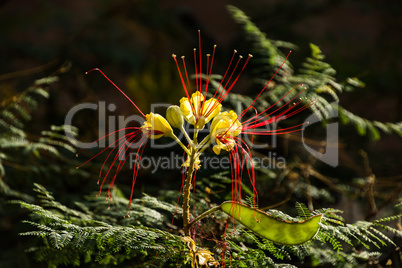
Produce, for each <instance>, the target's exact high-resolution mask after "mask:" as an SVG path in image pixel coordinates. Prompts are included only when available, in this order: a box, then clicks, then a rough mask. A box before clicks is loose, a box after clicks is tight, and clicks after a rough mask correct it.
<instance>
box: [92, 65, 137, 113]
mask: <svg viewBox="0 0 402 268" xmlns="http://www.w3.org/2000/svg"><path fill="white" fill-rule="evenodd" d="M92 71H98V72H100V73H101V74H102V75H103V76H104V77H105V78H106V79H107V80H108V81H109V82H110V83H111V84H112V85H113V86H114V87H115V88H117V89H118V90H119V91H120V93H121V94H123V95H124V97H126V99H128V100H129V101H130V102H131V104H132V105H134V107H135V108H136V109H137V110H138V112H140V114H141V115H142V116H143V117H145V114H144V113H143V112H142V111H141V110H140V108H138V106H137V105H135V103H134V102H133V101H132V100H131V99H130V97H129V96H127V95H126V93H124V92H123V90H121V89H120V88H119V87H118V86H117V85H116V84H115V83H113V81H112V80H111V79H110V78H109V77H107V76H106V74H104V73H103V72H102V71H101V70H100V69H99V68H94V69H92V70H90V71H88V72H86V73H85V74H89V73H90V72H92Z"/></svg>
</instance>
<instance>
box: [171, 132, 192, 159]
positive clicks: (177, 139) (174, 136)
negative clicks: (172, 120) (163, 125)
mask: <svg viewBox="0 0 402 268" xmlns="http://www.w3.org/2000/svg"><path fill="white" fill-rule="evenodd" d="M170 137H172V138H173V139H174V140H175V141H176V142H177V143H178V144H179V145H180V146H181V148H183V150H184V151H185V152H186V153H187V154H188V155H190V151H189V150H188V149H187V147H186V146H185V145H184V144H183V143H182V142H181V141H180V140H179V138H178V137H176V135H175V134H173V133H172V134H171V135H170Z"/></svg>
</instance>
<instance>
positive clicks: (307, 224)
mask: <svg viewBox="0 0 402 268" xmlns="http://www.w3.org/2000/svg"><path fill="white" fill-rule="evenodd" d="M221 209H222V210H223V212H225V213H226V214H228V215H230V216H232V217H234V219H235V220H237V221H239V222H240V223H241V224H243V225H244V226H245V227H247V228H248V229H250V230H251V231H253V232H254V233H256V234H258V235H260V236H262V237H263V238H266V239H268V240H270V241H272V242H274V243H277V244H282V245H298V244H302V243H305V242H307V241H309V240H311V239H312V238H314V236H315V235H316V234H317V233H318V230H319V228H320V226H319V224H318V223H319V222H321V217H322V215H316V216H313V217H311V218H309V219H307V220H304V221H300V222H290V221H285V220H281V219H277V218H274V217H272V216H270V215H268V214H267V213H265V212H263V211H261V210H258V209H254V208H250V207H248V206H246V205H243V204H239V203H234V202H225V203H223V204H222V205H221Z"/></svg>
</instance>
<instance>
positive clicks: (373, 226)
mask: <svg viewBox="0 0 402 268" xmlns="http://www.w3.org/2000/svg"><path fill="white" fill-rule="evenodd" d="M35 191H36V192H37V193H38V197H39V198H40V205H35V204H30V203H27V202H24V201H14V203H17V204H19V205H21V206H22V207H23V208H25V209H27V210H29V212H30V215H31V218H32V219H31V220H26V221H24V223H26V224H30V225H31V226H32V227H34V228H35V230H33V231H28V232H24V233H21V235H22V236H36V237H40V238H41V240H42V242H41V243H37V244H36V245H34V246H32V247H30V248H29V249H28V251H29V252H34V253H35V255H36V258H37V259H38V260H39V261H47V262H48V264H49V265H50V267H58V266H59V265H68V264H72V265H83V264H85V263H91V262H97V263H99V265H102V266H109V265H116V264H120V265H122V264H124V263H127V262H129V263H130V262H131V263H133V262H141V265H145V266H146V267H166V266H167V265H169V264H174V263H175V264H178V263H181V264H183V265H184V262H185V260H186V256H187V254H188V248H187V247H186V244H185V243H184V241H183V240H182V238H181V236H180V234H179V233H177V234H175V232H174V231H173V229H170V230H169V229H168V228H167V226H170V228H172V227H173V225H171V224H167V222H169V221H170V220H171V217H173V215H175V210H176V208H175V206H174V205H170V204H168V203H165V202H162V201H159V200H158V199H156V198H153V197H150V196H144V197H143V198H141V199H135V200H133V207H132V212H131V214H130V216H131V217H129V218H122V217H121V215H122V213H120V217H119V218H117V217H116V215H117V214H118V212H117V211H119V210H121V209H122V208H123V207H125V206H126V205H127V203H128V200H127V199H126V198H125V197H124V196H123V195H121V193H118V192H117V193H115V196H118V199H119V201H116V202H119V203H121V205H118V206H117V208H112V209H111V210H106V206H107V202H104V201H103V202H102V201H101V203H103V204H104V205H103V206H102V207H103V210H101V211H100V212H99V213H93V212H91V210H92V209H91V208H94V207H97V206H99V200H100V198H97V199H92V198H90V199H89V202H85V204H84V203H79V204H77V208H76V209H72V208H69V207H66V206H64V205H62V204H60V203H59V202H57V201H56V200H55V199H54V197H53V196H52V194H51V193H49V192H48V191H47V190H46V189H45V188H44V187H43V186H41V185H38V184H35ZM116 191H119V190H118V189H116ZM296 210H297V212H298V214H299V215H298V216H297V217H291V216H289V215H286V214H284V213H282V212H280V211H276V210H269V211H267V213H269V214H270V215H272V216H275V217H278V218H280V219H282V220H288V221H301V220H304V219H306V218H309V217H311V216H314V215H317V214H321V215H323V220H322V223H321V228H320V231H319V233H318V234H317V235H316V237H315V238H314V239H313V240H312V241H310V242H308V243H306V244H302V245H298V246H283V245H276V244H274V243H272V242H270V241H268V240H266V239H263V238H260V237H258V236H256V235H255V234H253V233H252V232H250V231H248V230H246V229H244V228H243V227H242V226H241V225H238V226H236V228H235V229H233V230H234V231H229V230H230V228H229V227H228V232H227V233H226V234H225V235H224V236H223V237H222V238H223V241H222V242H219V241H217V242H218V243H217V245H218V246H217V247H215V251H216V252H215V253H216V254H215V257H216V258H217V259H218V260H219V262H221V263H225V264H226V265H229V264H230V267H282V266H286V267H292V265H290V263H298V262H303V261H306V260H307V259H309V258H311V259H312V263H313V264H314V265H327V264H336V265H338V266H339V267H342V265H346V266H349V267H358V266H359V265H360V264H361V263H366V262H368V260H369V259H370V258H374V257H378V256H379V255H381V252H380V250H381V249H383V248H385V247H386V246H387V245H394V246H396V245H395V243H394V242H393V240H392V239H390V238H389V237H388V236H386V235H385V234H384V233H383V232H382V231H379V230H378V227H380V228H383V229H385V230H386V231H387V232H388V233H391V234H395V235H399V236H400V235H401V232H400V231H399V230H397V229H395V228H393V227H390V226H385V225H383V223H384V222H388V221H391V220H396V219H399V218H400V217H401V216H402V215H398V216H393V217H388V218H384V219H380V220H376V221H373V222H366V221H360V222H357V223H355V224H346V223H345V222H344V221H343V218H342V217H341V216H340V215H339V213H341V211H339V210H336V209H331V208H328V209H319V210H315V211H313V212H310V211H309V210H308V209H307V207H306V206H305V205H304V204H301V203H297V204H296ZM152 215H153V216H152ZM157 215H161V216H157ZM150 217H151V218H153V219H150ZM141 219H143V220H141ZM216 219H218V220H223V219H224V218H223V216H222V215H221V214H220V213H218V214H217V215H216ZM155 221H158V222H156V223H155ZM149 225H153V226H155V227H150V226H149ZM172 231H173V232H172ZM219 245H220V246H219ZM361 245H362V246H364V247H365V248H366V250H362V249H360V248H359V246H361ZM358 248H359V250H357V249H358ZM373 249H374V251H372V250H373ZM376 250H378V251H376ZM323 256H325V258H324V257H323ZM220 258H221V259H220Z"/></svg>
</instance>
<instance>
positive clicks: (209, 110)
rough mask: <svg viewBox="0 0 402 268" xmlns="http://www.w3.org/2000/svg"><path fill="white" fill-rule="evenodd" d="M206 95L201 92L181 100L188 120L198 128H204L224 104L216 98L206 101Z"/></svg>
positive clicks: (181, 107) (183, 111) (182, 110)
mask: <svg viewBox="0 0 402 268" xmlns="http://www.w3.org/2000/svg"><path fill="white" fill-rule="evenodd" d="M204 99H205V98H204V96H203V95H202V94H201V93H200V92H199V91H197V92H195V93H193V94H192V95H191V98H190V101H189V99H188V98H187V97H183V98H181V100H180V110H181V112H182V114H183V116H184V119H186V121H187V122H189V123H190V124H192V125H194V126H195V127H196V128H197V129H203V128H204V126H205V124H206V123H208V122H209V121H211V119H212V118H214V117H215V116H216V115H217V114H219V113H220V111H221V107H222V105H221V104H220V103H219V102H218V101H217V100H216V99H214V98H211V99H209V100H207V101H205V102H204Z"/></svg>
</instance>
